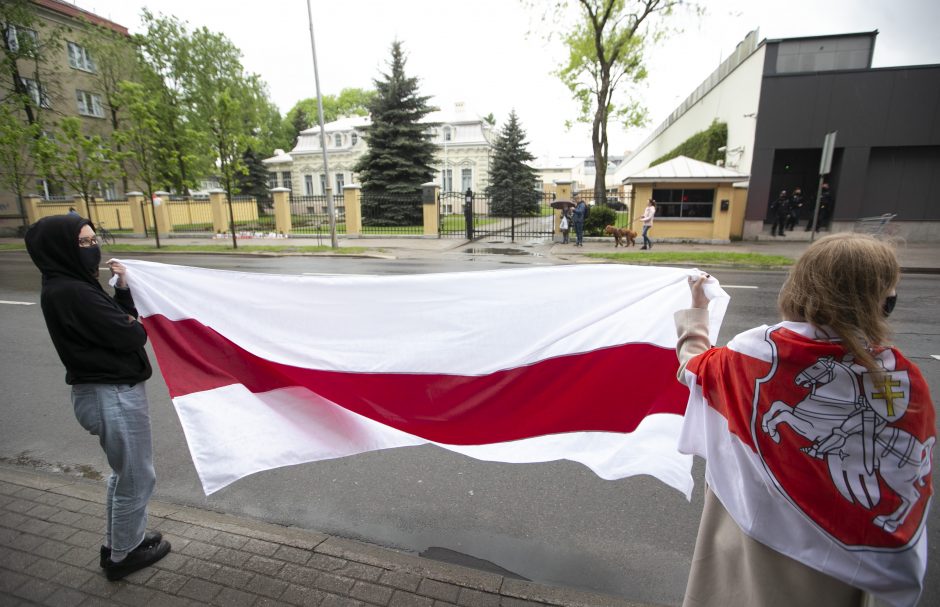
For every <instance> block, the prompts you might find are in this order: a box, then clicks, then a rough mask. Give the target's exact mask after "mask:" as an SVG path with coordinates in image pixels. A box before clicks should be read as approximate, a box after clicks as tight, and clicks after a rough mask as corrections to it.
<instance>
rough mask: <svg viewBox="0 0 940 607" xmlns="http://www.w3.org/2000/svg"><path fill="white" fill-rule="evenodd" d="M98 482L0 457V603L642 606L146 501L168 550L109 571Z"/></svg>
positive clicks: (101, 489) (101, 491)
mask: <svg viewBox="0 0 940 607" xmlns="http://www.w3.org/2000/svg"><path fill="white" fill-rule="evenodd" d="M103 496H104V484H103V483H101V482H92V481H87V480H85V479H80V478H77V477H72V476H67V475H60V474H52V473H46V472H35V471H32V470H28V469H24V468H20V467H16V466H8V465H0V605H49V606H58V605H64V606H72V605H81V606H91V605H134V606H137V605H143V606H147V607H151V606H154V607H156V606H162V605H187V606H189V605H220V606H230V605H231V606H236V607H240V606H249V605H251V606H259V607H260V606H267V605H317V606H323V607H333V606H343V607H345V606H349V607H352V606H365V605H380V606H383V607H385V606H387V607H447V606H452V605H460V606H462V607H497V606H500V607H503V606H505V607H518V606H522V605H559V606H573V607H582V606H583V607H587V606H611V607H644V606H642V605H640V604H638V603H631V602H629V601H625V600H623V599H619V598H617V597H611V596H607V595H602V594H595V593H591V592H585V591H581V590H576V589H570V588H561V587H553V586H547V585H543V584H536V583H532V582H527V581H522V580H518V579H513V578H509V577H505V576H502V575H498V574H495V573H490V572H485V571H480V570H476V569H470V568H466V567H461V566H457V565H451V564H448V563H440V562H437V561H432V560H429V559H424V558H421V557H418V556H415V555H412V554H406V553H402V552H397V551H394V550H390V549H386V548H381V547H378V546H374V545H370V544H366V543H362V542H357V541H353V540H348V539H344V538H339V537H331V536H328V535H324V534H322V533H317V532H315V531H309V530H305V529H300V528H296V527H284V526H278V525H271V524H267V523H262V522H259V521H255V520H251V519H247V518H243V517H235V516H229V515H226V514H220V513H216V512H210V511H206V510H200V509H197V508H190V507H185V506H178V505H174V504H170V503H167V502H160V501H153V502H151V509H150V528H151V529H159V530H160V531H162V532H163V534H164V537H165V538H166V539H168V540H169V541H170V543H171V544H172V545H173V551H172V552H171V553H170V554H169V555H168V556H166V557H165V558H164V559H163V560H161V561H160V562H159V563H157V564H156V565H154V566H152V567H149V568H147V569H143V570H141V571H138V572H136V573H133V574H131V575H130V576H128V577H127V578H125V579H124V580H122V581H120V582H108V581H107V580H106V579H105V576H104V574H103V573H102V572H101V569H100V568H99V566H98V546H99V545H100V543H101V538H102V530H103V528H104V517H103V514H104V507H103V505H102V503H103V501H102V500H103Z"/></svg>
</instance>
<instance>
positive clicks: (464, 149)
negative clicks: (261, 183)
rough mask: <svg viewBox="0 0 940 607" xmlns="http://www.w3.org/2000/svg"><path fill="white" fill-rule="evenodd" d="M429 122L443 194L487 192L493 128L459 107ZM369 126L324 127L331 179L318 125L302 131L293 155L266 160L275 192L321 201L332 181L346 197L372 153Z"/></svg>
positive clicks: (351, 120) (365, 120)
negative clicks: (281, 190)
mask: <svg viewBox="0 0 940 607" xmlns="http://www.w3.org/2000/svg"><path fill="white" fill-rule="evenodd" d="M424 122H427V123H431V124H434V123H438V125H437V126H435V127H432V130H433V133H434V139H433V142H434V143H435V144H436V145H437V146H438V149H437V155H436V158H435V160H436V163H435V165H434V169H435V172H436V176H435V178H434V182H435V183H437V184H438V185H439V186H440V188H441V191H443V192H450V191H458V192H465V191H466V190H467V188H470V189H472V190H473V191H475V192H476V191H480V190H483V189H484V188H486V186H487V185H488V183H489V173H490V170H489V169H490V167H489V164H490V152H491V144H490V142H491V141H494V140H495V138H496V134H495V132H494V131H493V127H491V126H490V125H489V124H487V123H486V122H484V121H483V120H482V119H481V118H480V117H479V116H477V115H475V114H471V113H469V112H467V111H466V110H465V108H464V105H463V103H457V104H456V105H455V108H454V111H452V112H448V111H437V112H432V113H431V114H428V115H427V116H426V117H425V118H424ZM369 124H371V119H370V118H369V117H367V116H349V117H343V118H340V119H338V120H335V121H333V122H330V123H327V124H326V125H324V132H325V135H326V152H327V160H328V163H329V170H330V175H329V177H328V176H327V175H324V174H323V155H322V154H321V151H320V127H319V125H317V126H314V127H312V128H309V129H306V130H304V131H301V132H300V135H299V137H298V139H297V145H296V146H294V149H293V150H291V151H290V152H289V153H285V152H284V150H275V155H274V156H272V157H271V158H267V159H265V160H264V161H263V162H264V164H265V165H267V167H268V171H269V173H270V181H269V185H270V187H272V188H273V187H277V186H280V187H286V188H289V189H290V190H291V192H292V193H293V194H295V195H300V196H319V195H323V194H325V193H326V184H327V183H328V181H327V179H329V183H330V185H331V186H332V188H333V193H334V194H335V195H337V196H342V192H343V187H344V186H347V185H351V184H357V183H358V176H357V175H356V173H354V172H353V167H354V166H355V165H356V162H357V161H358V160H359V158H360V157H361V156H362V155H363V154H365V153H366V150H367V149H368V147H367V144H366V142H365V140H364V138H363V130H364V127H368V125H369Z"/></svg>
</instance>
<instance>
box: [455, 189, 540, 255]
mask: <svg viewBox="0 0 940 607" xmlns="http://www.w3.org/2000/svg"><path fill="white" fill-rule="evenodd" d="M520 198H522V200H518V199H516V198H515V196H513V195H512V194H511V193H506V194H503V193H499V192H487V193H483V192H472V191H469V190H468V191H467V192H442V193H441V194H440V195H439V197H438V212H439V215H440V222H439V224H438V225H439V226H440V227H439V230H440V235H441V237H443V238H466V239H468V240H474V239H477V238H503V239H509V240H510V241H512V242H515V240H516V239H517V238H521V239H531V238H551V236H552V235H553V234H554V230H555V219H554V210H555V209H553V208H552V206H551V203H552V202H553V201H554V200H555V195H554V194H551V193H544V192H539V191H535V192H531V193H526V194H524V195H522V196H520Z"/></svg>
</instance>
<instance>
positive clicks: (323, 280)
mask: <svg viewBox="0 0 940 607" xmlns="http://www.w3.org/2000/svg"><path fill="white" fill-rule="evenodd" d="M124 263H125V264H126V265H127V268H128V282H129V285H130V287H131V288H132V290H133V294H134V300H135V302H136V304H137V308H138V310H139V311H140V313H141V316H142V318H143V322H144V325H145V327H146V328H147V332H148V334H149V336H150V339H151V341H152V343H153V348H154V351H155V352H156V355H157V359H158V361H159V363H160V369H161V371H162V373H163V376H164V379H165V380H166V384H167V387H168V388H169V391H170V396H171V397H172V399H173V403H174V405H175V406H176V409H177V412H178V414H179V417H180V420H181V422H182V426H183V429H184V431H185V433H186V439H187V442H188V443H189V448H190V451H191V453H192V457H193V461H194V463H195V466H196V470H197V472H198V474H199V477H200V480H201V481H202V484H203V488H204V490H205V491H206V493H207V494H209V493H212V492H214V491H217V490H218V489H220V488H222V487H224V486H226V485H228V484H229V483H232V482H233V481H235V480H237V479H239V478H241V477H243V476H246V475H248V474H251V473H254V472H258V471H261V470H267V469H271V468H276V467H279V466H286V465H292V464H299V463H303V462H310V461H316V460H322V459H330V458H336V457H343V456H347V455H353V454H356V453H362V452H366V451H372V450H377V449H386V448H390V447H401V446H408V445H419V444H427V443H433V444H437V445H439V446H440V447H443V448H446V449H450V450H453V451H457V452H459V453H463V454H465V455H468V456H471V457H474V458H478V459H483V460H491V461H500V462H544V461H551V460H557V459H568V460H573V461H577V462H581V463H582V464H584V465H586V466H588V467H589V468H591V469H592V470H593V471H594V472H595V473H597V474H598V475H599V476H601V477H602V478H605V479H617V478H623V477H626V476H630V475H634V474H650V475H653V476H655V477H657V478H659V479H660V480H662V481H663V482H664V483H666V484H668V485H670V486H672V487H675V488H676V489H678V490H679V491H682V492H683V493H685V494H686V496H688V495H689V494H690V492H691V489H692V479H691V474H690V471H691V460H692V458H691V457H690V456H688V455H682V454H680V453H678V451H677V439H678V434H679V429H680V427H681V421H682V415H683V413H684V411H685V406H686V400H687V398H688V391H687V389H686V388H685V387H684V386H682V385H681V384H679V383H678V382H677V381H676V379H675V374H676V371H677V361H676V354H675V344H676V335H675V329H674V324H673V320H672V314H673V312H675V311H676V310H678V309H681V308H684V307H688V305H689V303H690V301H691V299H690V294H689V287H688V282H687V280H686V278H687V277H688V276H689V275H691V274H693V273H694V271H692V270H681V269H674V268H653V267H635V266H623V265H580V266H560V267H550V268H526V269H514V270H500V271H488V272H462V273H446V274H421V275H407V276H357V275H342V276H334V275H330V276H284V275H268V274H249V273H240V272H228V271H219V270H207V269H201V268H191V267H181V266H172V265H164V264H156V263H150V262H143V261H126V262H124ZM709 288H710V289H711V295H712V297H713V303H712V325H711V326H712V331H713V333H714V334H713V335H712V338H713V339H714V338H715V337H716V336H717V332H718V327H719V326H720V324H721V320H722V317H723V315H724V311H725V308H726V307H727V295H726V294H725V293H724V292H723V291H721V290H720V288H718V287H717V284H712V285H710V286H709Z"/></svg>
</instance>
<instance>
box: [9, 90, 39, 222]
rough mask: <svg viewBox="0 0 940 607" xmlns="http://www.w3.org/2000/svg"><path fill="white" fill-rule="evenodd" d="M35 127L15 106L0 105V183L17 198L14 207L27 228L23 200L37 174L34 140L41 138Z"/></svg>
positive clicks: (37, 128) (37, 127) (36, 125)
mask: <svg viewBox="0 0 940 607" xmlns="http://www.w3.org/2000/svg"><path fill="white" fill-rule="evenodd" d="M39 131H40V128H39V125H38V124H28V123H27V122H26V121H25V120H23V119H22V118H21V116H20V115H19V112H17V111H16V108H15V107H10V106H9V105H7V104H0V166H2V167H3V170H2V171H0V184H2V185H4V186H6V187H8V188H10V190H11V191H12V192H13V193H14V194H15V195H16V203H17V208H18V209H19V213H20V217H21V218H22V220H23V226H24V227H25V226H26V225H27V221H28V220H27V218H26V212H25V208H24V206H23V197H24V196H25V195H26V194H27V192H28V191H29V184H30V181H31V177H32V176H33V175H34V174H35V172H36V161H35V158H36V154H35V152H36V150H35V146H36V143H37V140H38V139H39V138H40V137H41V133H39Z"/></svg>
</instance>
